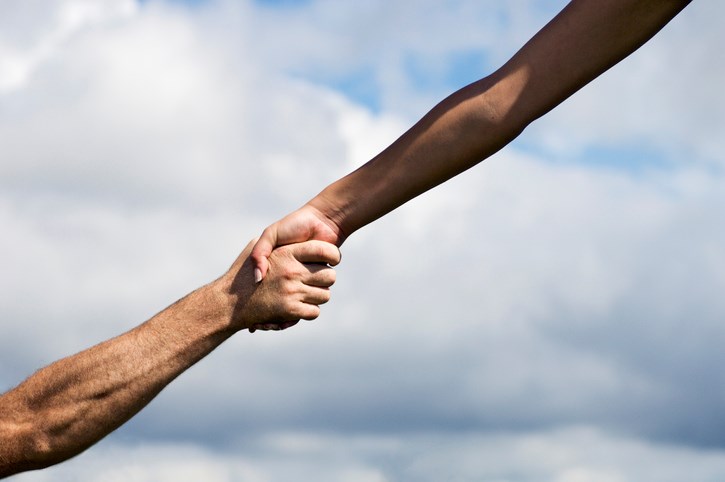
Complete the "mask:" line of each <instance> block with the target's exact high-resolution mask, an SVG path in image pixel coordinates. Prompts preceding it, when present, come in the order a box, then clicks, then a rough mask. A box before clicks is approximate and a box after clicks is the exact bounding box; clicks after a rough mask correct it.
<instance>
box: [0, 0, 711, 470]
mask: <svg viewBox="0 0 725 482" xmlns="http://www.w3.org/2000/svg"><path fill="white" fill-rule="evenodd" d="M564 4H565V2H559V1H557V2H539V1H534V0H531V1H521V2H478V1H473V0H472V1H460V0H459V1H449V2H446V1H444V2H440V1H433V0H430V1H421V2H418V3H416V8H414V9H413V8H411V7H410V3H409V2H402V1H390V0H385V1H383V0H380V1H377V0H375V1H372V0H371V1H368V2H333V1H323V0H310V1H305V2H263V4H262V3H259V2H253V1H241V0H240V1H233V0H219V1H214V2H208V3H207V2H191V4H190V3H189V2H166V1H154V0H149V1H146V2H143V4H140V3H138V2H137V1H135V0H92V1H91V0H61V1H58V2H54V3H53V5H52V6H49V5H48V3H47V2H44V1H42V0H17V1H15V0H13V1H6V2H2V4H0V152H2V153H3V155H2V159H0V224H1V225H2V226H3V235H2V236H0V266H2V271H3V275H2V276H0V292H1V293H3V296H2V297H0V301H1V303H0V313H1V314H2V317H3V319H4V320H6V321H5V322H4V323H3V326H4V333H3V336H2V337H0V352H2V353H3V354H4V356H3V357H2V360H0V387H1V388H2V389H9V388H11V387H12V386H14V385H15V384H17V383H19V382H20V381H21V380H22V379H23V378H24V377H26V376H27V375H29V374H30V373H32V372H33V371H34V370H35V369H37V368H39V367H40V366H43V365H44V364H47V363H50V362H52V361H53V360H56V359H58V358H60V357H62V356H66V355H68V354H70V353H74V352H77V351H79V350H81V349H83V348H85V347H88V346H90V345H92V344H94V343H97V342H98V341H100V340H103V339H107V338H109V337H111V336H114V335H116V334H118V333H121V332H123V331H124V330H127V329H129V328H130V327H132V326H135V325H136V324H138V323H141V322H142V321H143V320H145V319H147V318H148V317H149V316H151V315H153V314H154V313H156V312H158V310H159V309H161V308H163V307H164V306H166V305H168V304H169V303H171V302H172V301H173V300H176V299H178V298H179V297H180V296H182V295H183V294H185V293H187V292H189V291H191V290H193V289H195V288H196V287H198V286H200V285H202V284H204V283H206V282H208V281H209V280H211V279H214V278H216V277H217V276H219V274H221V273H222V272H223V271H224V270H225V269H226V268H227V267H228V265H229V263H230V262H231V261H232V260H233V259H234V258H235V257H236V255H237V253H238V251H239V250H240V249H241V247H243V246H244V245H245V244H246V242H247V241H248V240H249V239H250V238H252V237H253V236H255V235H257V234H258V233H259V232H260V231H261V230H262V229H263V228H264V227H265V226H266V225H268V224H269V223H271V222H272V221H274V220H276V219H278V218H279V217H281V216H283V215H284V214H286V213H287V212H289V211H291V210H293V209H295V208H296V207H298V206H299V205H301V204H302V203H304V202H305V201H306V200H307V199H309V198H310V197H312V196H314V195H315V194H316V193H317V192H319V190H321V189H322V188H323V187H324V186H325V185H327V184H328V183H329V182H332V181H334V180H335V179H337V178H339V177H340V176H342V175H344V174H346V173H347V172H350V171H351V170H352V169H354V168H356V167H358V166H360V165H361V164H362V163H364V162H366V161H367V160H368V159H370V158H371V157H373V156H374V155H375V154H377V153H378V152H379V151H380V150H381V149H383V148H385V147H386V146H387V145H388V144H389V143H390V142H392V141H393V140H395V139H396V138H397V137H398V136H400V135H401V134H402V133H403V132H404V131H405V129H407V128H408V127H409V126H410V125H411V124H412V123H413V122H415V121H416V120H417V119H418V118H419V117H420V116H421V115H423V114H424V113H425V112H426V111H427V110H428V109H430V108H431V107H432V106H433V105H434V104H435V103H436V102H438V101H440V100H441V99H442V98H443V97H444V96H446V95H447V94H449V93H450V92H451V91H453V90H455V89H456V88H459V87H461V86H463V85H465V84H466V83H468V82H470V81H473V80H475V79H477V78H478V77H479V76H483V75H486V74H487V73H490V72H491V71H492V70H493V69H495V68H496V67H497V66H499V65H501V64H502V63H503V62H504V61H506V60H507V59H508V58H509V57H510V55H511V54H513V53H514V52H515V51H516V50H517V49H518V48H519V47H520V46H521V45H522V44H523V43H524V42H525V41H526V40H528V38H530V37H531V35H533V34H534V33H535V32H536V31H537V30H538V29H539V28H541V26H543V25H544V24H545V23H546V22H547V21H548V20H549V19H550V18H551V17H552V16H553V15H554V14H555V13H556V11H558V10H559V9H560V8H561V7H562V6H563V5H564ZM722 5H723V4H721V3H720V2H713V1H699V2H693V4H692V5H690V6H689V7H688V8H687V9H686V10H685V11H684V12H683V13H682V14H681V15H680V16H679V17H678V18H676V19H675V20H674V21H673V22H672V23H671V24H670V25H668V26H667V27H666V28H665V29H664V31H663V32H662V33H661V34H660V35H658V36H657V37H656V38H655V39H653V40H652V41H651V42H650V43H648V44H647V45H646V46H645V47H643V48H642V49H641V50H640V51H638V52H637V53H635V54H634V55H633V56H632V57H630V58H629V59H627V60H625V61H624V62H622V64H621V65H619V66H617V67H615V68H614V69H613V70H612V71H610V72H608V73H607V74H605V75H604V76H602V77H601V78H600V79H598V80H596V81H595V82H593V83H592V84H591V85H589V86H588V87H586V88H585V89H584V90H582V91H581V92H579V93H577V94H576V95H575V96H574V97H572V98H571V99H569V100H567V101H566V102H565V103H564V104H563V105H561V106H560V107H558V108H557V109H556V110H554V111H553V112H551V113H550V114H548V115H547V116H545V117H544V118H542V119H540V120H539V121H537V122H536V123H535V124H534V125H532V126H530V127H529V128H528V129H527V130H526V131H525V132H524V133H523V134H522V136H521V137H520V138H519V139H517V140H516V141H515V142H514V143H513V144H512V145H511V146H509V147H507V148H506V149H504V150H502V151H501V152H499V153H498V154H496V155H495V156H494V157H492V158H491V159H489V160H487V161H485V162H484V163H482V164H481V165H479V166H477V167H475V168H473V169H472V170H470V171H468V172H466V173H465V174H463V175H461V176H459V177H457V178H455V179H453V180H451V181H450V182H448V183H446V184H444V185H442V186H439V187H438V188H436V189H434V190H432V191H431V192H429V193H426V194H425V195H423V196H421V197H420V198H418V199H415V200H413V201H412V202H410V203H408V204H407V205H405V206H403V207H401V208H400V209H398V210H396V211H395V212H393V213H391V214H390V215H388V216H386V217H385V218H383V219H381V220H379V221H377V222H376V223H374V224H372V225H370V226H368V227H366V228H365V229H363V230H361V231H360V232H358V233H355V235H354V236H352V237H351V238H350V239H349V240H348V241H347V242H346V243H345V245H344V246H343V252H344V262H343V263H342V265H341V266H340V267H339V269H338V282H337V284H336V285H335V287H334V288H333V299H332V301H331V303H330V304H328V305H326V306H325V307H324V310H323V314H322V316H321V317H320V318H319V319H318V320H316V321H314V322H312V323H304V324H301V326H298V327H295V329H293V330H287V331H285V332H284V333H257V334H255V335H253V336H252V335H249V334H244V333H240V334H239V335H238V336H237V337H236V338H234V339H232V340H230V341H229V342H228V343H227V344H225V345H224V346H222V347H221V348H220V349H219V350H217V351H216V352H215V353H213V354H212V355H211V356H209V357H208V358H207V359H205V360H203V361H202V362H201V363H199V364H198V365H197V366H195V367H194V368H193V369H192V370H190V371H189V372H188V373H185V374H184V375H183V376H182V377H180V378H179V379H178V380H176V381H175V382H174V383H173V384H172V385H171V386H170V387H168V389H166V390H165V391H164V392H162V394H161V395H160V396H159V397H158V398H157V399H156V400H155V401H154V402H153V403H151V404H150V405H149V407H147V408H146V409H145V410H144V411H143V412H142V413H141V414H139V415H138V416H137V417H136V418H135V419H134V420H132V421H131V422H130V423H129V424H127V425H126V426H124V427H123V428H121V429H120V430H119V431H117V432H116V433H114V434H112V435H111V436H110V437H108V438H107V439H105V440H104V441H102V442H101V443H100V444H99V445H97V446H96V447H94V448H92V449H90V450H89V451H88V452H86V453H84V454H83V455H82V456H80V457H78V458H77V459H74V460H73V461H70V462H69V463H66V464H62V465H60V466H58V467H55V468H53V469H50V470H47V471H42V472H37V473H29V474H25V475H22V476H19V477H17V480H18V481H28V482H37V481H45V480H78V481H95V480H134V481H146V480H148V481H152V480H153V481H162V482H163V481H172V480H173V481H174V482H177V481H185V480H189V481H191V480H194V481H196V480H205V481H212V482H214V481H230V482H231V481H245V482H246V481H265V482H269V481H272V482H276V481H287V480H317V481H328V480H329V481H336V482H339V481H343V482H347V481H350V482H357V481H363V482H380V481H386V482H387V481H391V482H392V481H399V480H416V481H423V482H425V481H438V480H454V479H455V480H461V481H481V480H487V481H488V480H490V481H494V480H496V481H504V480H505V481H511V482H528V481H540V480H547V481H549V480H550V481H555V482H576V481H595V482H597V481H606V482H610V481H612V482H614V481H623V480H624V481H626V480H637V481H650V480H652V481H655V480H656V481H670V480H671V481H681V480H699V481H709V480H712V481H720V480H722V479H723V477H725V438H723V434H725V425H724V423H725V421H723V418H722V415H721V413H722V409H721V407H722V405H723V403H725V392H724V391H723V390H722V388H721V387H723V386H725V384H724V383H723V382H724V381H725V380H723V374H722V370H721V369H720V367H721V366H722V365H723V363H724V362H725V360H724V359H723V355H722V348H721V347H722V346H723V343H725V327H724V326H723V325H722V320H723V313H725V304H724V303H725V302H724V301H723V298H722V296H721V293H722V292H723V290H724V289H725V277H724V275H723V273H725V252H723V250H722V248H721V246H722V245H723V244H724V242H725V222H724V220H725V217H723V216H722V208H721V206H723V205H724V201H725V200H724V199H723V197H724V195H725V194H724V193H725V189H723V188H724V187H725V186H723V182H724V180H723V166H725V145H723V142H722V135H721V133H722V131H723V129H724V128H725V117H724V115H723V113H724V112H725V98H724V97H723V96H722V95H721V86H722V85H723V84H724V83H725V63H724V61H725V59H723V57H722V56H721V55H719V52H718V51H717V49H718V48H719V46H720V45H722V44H723V38H722V37H723V32H722V29H721V28H720V26H719V19H721V18H722V14H723V13H725V12H723V8H725V7H723V6H722ZM39 280H42V281H39Z"/></svg>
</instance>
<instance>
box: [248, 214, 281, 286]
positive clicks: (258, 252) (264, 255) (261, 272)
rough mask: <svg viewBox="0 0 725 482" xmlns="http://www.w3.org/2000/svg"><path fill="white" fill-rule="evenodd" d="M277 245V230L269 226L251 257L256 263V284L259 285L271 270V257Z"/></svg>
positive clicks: (253, 249)
mask: <svg viewBox="0 0 725 482" xmlns="http://www.w3.org/2000/svg"><path fill="white" fill-rule="evenodd" d="M276 245H277V229H276V228H275V227H274V225H272V226H269V227H268V228H267V229H265V230H264V231H263V232H262V236H260V237H259V239H258V240H257V242H256V243H255V245H254V248H252V252H251V254H250V255H249V256H250V257H251V258H252V260H253V261H254V282H255V283H259V282H260V281H262V280H263V279H264V277H265V276H267V270H268V269H269V256H270V255H271V254H272V250H273V249H274V247H275V246H276Z"/></svg>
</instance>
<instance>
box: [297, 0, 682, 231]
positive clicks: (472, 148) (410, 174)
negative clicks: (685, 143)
mask: <svg viewBox="0 0 725 482" xmlns="http://www.w3.org/2000/svg"><path fill="white" fill-rule="evenodd" d="M687 3H689V1H687V0H574V1H572V2H571V3H570V4H569V5H568V6H567V7H566V8H565V9H564V10H563V11H562V12H561V13H560V14H559V15H557V17H556V18H554V19H553V20H552V21H551V22H550V23H549V24H548V25H547V26H545V27H544V28H543V29H542V30H541V31H540V32H539V33H538V34H537V35H535V36H534V37H533V38H532V39H531V40H530V41H529V42H528V43H527V44H526V45H525V46H524V47H523V48H522V49H521V50H520V51H519V52H518V53H517V54H516V55H515V56H514V57H512V58H511V60H509V62H507V63H506V64H505V65H504V66H503V67H501V69H499V70H498V71H497V72H495V73H494V74H493V75H491V76H489V77H486V78H484V79H482V80H480V81H478V82H475V83H474V84H471V85H469V86H467V87H465V88H464V89H462V90H460V91H458V92H456V93H454V94H453V95H451V96H450V97H448V98H447V99H445V100H444V101H443V102H441V103H440V104H439V105H437V106H436V107H435V108H434V109H433V110H431V111H430V112H429V113H428V114H427V115H426V116H425V117H423V119H421V120H420V121H419V122H418V123H417V124H416V125H414V126H413V127H412V128H411V129H410V130H409V131H408V132H406V133H405V134H404V135H403V136H402V137H400V138H399V139H398V140H397V141H396V142H395V143H393V144H392V145H391V146H390V147H388V148H387V149H386V150H385V151H383V152H382V153H380V154H379V155H378V156H376V157H375V158H374V159H373V160H372V161H370V162H369V163H367V164H366V165H364V166H363V167H361V168H360V169H358V170H357V171H355V172H353V173H352V174H350V175H348V176H346V177H345V178H343V179H341V180H339V181H337V182H336V183H334V184H332V185H330V186H329V187H328V188H326V189H325V190H324V191H323V192H322V193H320V195H318V196H317V197H316V198H315V199H313V200H311V201H310V205H311V206H313V207H315V208H316V209H317V210H319V211H320V212H322V214H323V216H324V217H327V218H329V219H331V220H332V221H333V222H334V223H335V224H336V225H337V226H338V227H339V228H340V229H341V230H342V232H343V233H344V236H349V235H350V234H352V232H354V231H356V230H357V229H359V228H361V227H362V226H364V225H366V224H368V223H370V222H372V221H374V220H375V219H377V218H379V217H380V216H383V215H385V214H386V213H388V212H389V211H391V210H393V209H395V208H396V207H398V206H400V205H401V204H403V203H405V202H407V201H408V200H410V199H412V198H414V197H416V196H418V195H419V194H421V193H423V192H425V191H427V190H428V189H430V188H432V187H434V186H436V185H438V184H440V183H442V182H445V181H446V180H448V179H450V178H451V177H453V176H455V175H457V174H459V173H461V172H463V171H465V170H466V169H469V168H470V167H472V166H474V165H476V164H477V163H479V162H481V161H482V160H484V159H486V158H487V157H489V156H490V155H492V154H493V153H495V152H496V151H498V150H499V149H501V148H502V147H503V146H505V145H506V144H508V143H509V142H510V141H511V140H513V139H514V138H515V137H516V136H518V135H519V134H520V133H521V132H522V131H523V130H524V129H525V128H526V127H527V126H528V125H529V124H530V123H531V122H533V121H534V120H535V119H537V118H539V117H540V116H542V115H544V114H545V113H546V112H548V111H549V110H551V109H552V108H554V107H555V106H556V105H558V104H559V103H561V102H562V101H564V100H565V99H566V98H567V97H569V96H570V95H572V94H573V93H574V92H576V91H577V90H579V89H580V88H582V87H583V86H584V85H586V84H587V83H589V82H590V81H591V80H592V79H594V78H596V77H597V76H599V75H600V74H601V73H603V72H604V71H606V70H607V69H609V68H610V67H611V66H613V65H614V64H616V63H617V62H619V61H620V60H622V59H623V58H625V57H627V56H628V55H629V54H630V53H632V52H633V51H634V50H636V49H637V48H638V47H640V46H641V45H642V44H644V43H645V42H646V41H647V40H649V39H650V38H651V37H652V36H653V35H655V34H656V33H657V32H658V31H659V30H660V29H661V28H662V27H663V26H664V25H665V24H666V23H667V22H669V20H671V19H672V18H673V17H674V16H675V15H677V13H678V12H679V11H681V10H682V9H683V8H684V7H685V6H686V5H687Z"/></svg>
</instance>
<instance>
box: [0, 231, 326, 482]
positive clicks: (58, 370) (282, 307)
mask: <svg viewBox="0 0 725 482" xmlns="http://www.w3.org/2000/svg"><path fill="white" fill-rule="evenodd" d="M252 244H253V242H252V243H250V244H249V245H248V246H247V247H246V248H245V250H244V251H243V252H242V254H241V255H240V256H239V257H238V258H237V260H236V261H235V262H234V264H233V265H232V267H231V268H230V269H229V271H227V272H226V273H225V274H224V275H223V276H221V277H220V278H219V279H217V280H215V281H213V282H211V283H209V284H207V285H205V286H203V287H201V288H199V289H198V290H196V291H194V292H192V293H190V294H189V295H187V296H186V297H184V298H182V299H181V300H179V301H177V302H176V303H174V304H173V305H171V306H169V307H168V308H166V309H165V310H163V311H161V312H160V313H159V314H157V315H156V316H154V317H153V318H151V319H150V320H148V321H146V322H145V323H143V324H141V325H139V326H137V327H136V328H134V329H132V330H130V331H129V332H127V333H124V334H122V335H120V336H118V337H116V338H113V339H111V340H107V341H105V342H103V343H101V344H99V345H96V346H94V347H92V348H89V349H87V350H85V351H83V352H81V353H78V354H76V355H73V356H70V357H68V358H65V359H62V360H59V361H57V362H55V363H53V364H51V365H49V366H47V367H45V368H43V369H41V370H39V371H38V372H36V373H35V374H34V375H32V376H31V377H30V378H28V379H27V380H25V381H24V382H22V383H21V384H20V385H19V386H18V387H16V388H15V389H13V390H10V391H9V392H7V393H5V394H3V395H1V396H0V478H2V477H6V476H9V475H12V474H16V473H18V472H22V471H26V470H32V469H40V468H44V467H48V466H50V465H53V464H57V463H59V462H62V461H64V460H66V459H68V458H70V457H73V456H75V455H77V454H79V453H81V452H82V451H84V450H85V449H87V448H88V447H90V446H91V445H93V444H94V443H96V442H98V441H99V440H100V439H101V438H103V437H105V436H106V435H107V434H109V433H110V432H112V431H113V430H115V429H116V428H118V427H119V426H121V425H122V424H123V423H124V422H126V421H127V420H128V419H130V418H131V417H132V416H134V415H135V414H136V413H138V412H139V411H140V410H141V409H142V408H143V407H144V406H146V405H147V404H148V403H149V402H150V401H151V400H152V399H153V398H154V397H155V396H156V395H157V394H158V393H159V392H160V391H161V390H162V389H163V388H164V387H165V386H166V385H168V384H169V383H170V382H171V381H172V380H174V379H175V378H176V377H177V376H179V375H180V374H181V373H182V372H184V371H185V370H186V369H188V368H189V367H191V366H192V365H194V364H195V363H196V362H198V361H199V360H201V359H202V358H204V357H205V356H206V355H207V354H209V353H210V352H211V351H213V350H214V349H215V348H217V347H218V346H219V345H221V344H222V343H223V342H224V341H225V340H227V339H228V338H229V337H231V336H232V335H234V334H235V333H237V332H238V331H241V330H245V329H250V328H251V327H252V326H253V325H254V324H257V323H261V326H263V327H264V326H265V324H269V325H270V326H274V327H275V328H276V329H280V327H283V326H291V325H292V324H295V323H296V322H297V321H298V320H300V319H306V320H312V319H315V318H316V317H317V316H319V314H320V308H319V305H321V304H323V303H326V302H327V301H328V300H329V299H330V291H329V287H330V286H332V284H333V283H334V282H335V272H334V270H333V269H332V268H331V267H330V266H334V265H336V264H337V263H338V262H339V261H340V252H339V250H338V249H337V248H336V247H335V246H333V245H331V244H328V243H323V242H320V241H311V242H307V243H303V244H296V245H292V246H287V247H284V248H280V249H278V250H275V251H274V252H273V253H272V255H271V256H270V258H269V261H270V267H269V271H268V274H267V277H266V279H265V280H264V282H262V283H259V284H255V283H254V282H253V281H252V270H253V263H252V261H251V259H250V258H249V253H250V251H251V248H252Z"/></svg>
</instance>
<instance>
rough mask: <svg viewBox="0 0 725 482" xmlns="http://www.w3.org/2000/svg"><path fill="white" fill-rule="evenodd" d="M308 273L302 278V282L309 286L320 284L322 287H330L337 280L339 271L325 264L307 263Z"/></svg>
mask: <svg viewBox="0 0 725 482" xmlns="http://www.w3.org/2000/svg"><path fill="white" fill-rule="evenodd" d="M305 267H306V268H307V271H308V274H307V275H306V276H305V277H304V278H302V282H303V283H304V284H306V285H307V286H318V287H320V288H329V287H330V286H332V285H334V284H335V281H337V273H335V270H334V269H332V268H330V267H329V266H327V265H324V264H309V263H308V264H305Z"/></svg>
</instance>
